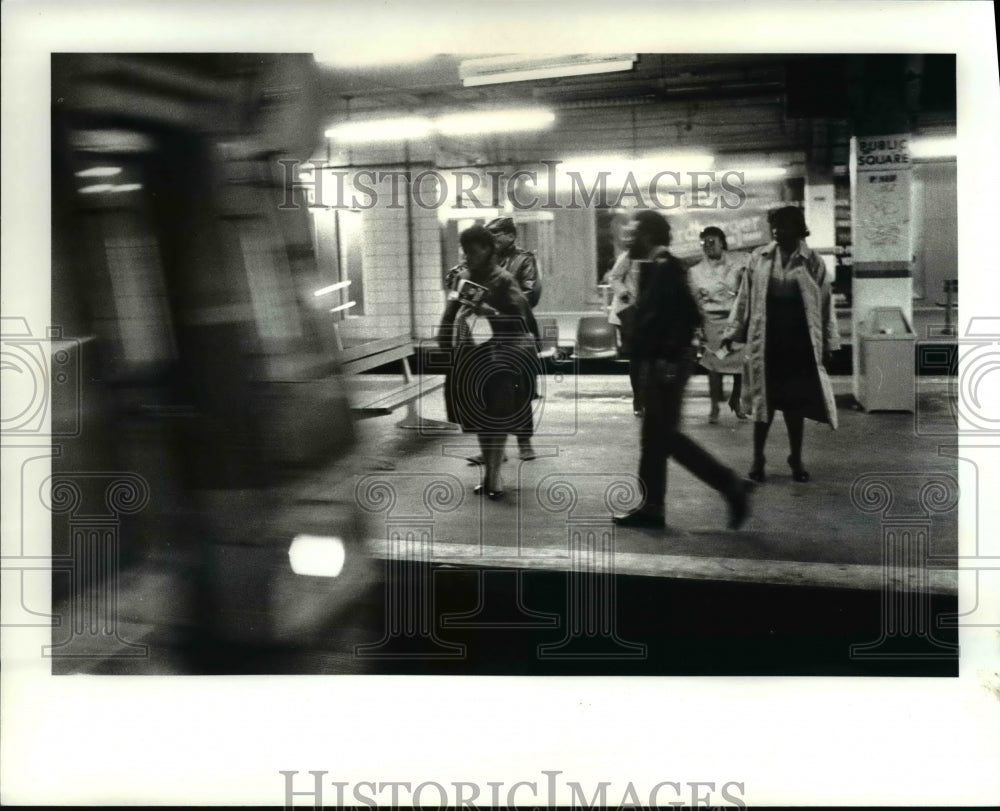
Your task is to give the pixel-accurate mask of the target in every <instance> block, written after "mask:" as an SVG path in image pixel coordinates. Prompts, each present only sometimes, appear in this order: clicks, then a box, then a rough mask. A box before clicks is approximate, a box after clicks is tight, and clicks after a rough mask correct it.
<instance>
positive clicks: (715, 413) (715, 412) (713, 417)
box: [708, 400, 719, 425]
mask: <svg viewBox="0 0 1000 811" xmlns="http://www.w3.org/2000/svg"><path fill="white" fill-rule="evenodd" d="M718 422H719V404H718V403H717V402H715V401H714V400H713V401H712V410H711V411H709V412H708V423H709V425H716V424H717V423H718Z"/></svg>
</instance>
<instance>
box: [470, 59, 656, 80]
mask: <svg viewBox="0 0 1000 811" xmlns="http://www.w3.org/2000/svg"><path fill="white" fill-rule="evenodd" d="M636 59H637V55H636V54H540V55H535V56H528V55H525V54H507V55H503V56H488V57H483V58H477V59H464V60H462V62H461V63H459V66H458V74H459V76H460V77H461V79H462V84H463V85H465V87H477V86H479V85H486V84H502V83H504V82H527V81H531V80H533V79H557V78H561V77H564V76H588V75H591V74H596V73H614V72H617V71H623V70H631V69H632V67H633V66H634V65H635V61H636Z"/></svg>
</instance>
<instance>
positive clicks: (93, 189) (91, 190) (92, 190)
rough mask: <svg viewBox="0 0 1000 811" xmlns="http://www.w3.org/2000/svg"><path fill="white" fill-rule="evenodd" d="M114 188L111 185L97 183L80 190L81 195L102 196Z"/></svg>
mask: <svg viewBox="0 0 1000 811" xmlns="http://www.w3.org/2000/svg"><path fill="white" fill-rule="evenodd" d="M112 188H113V186H112V185H111V184H110V183H95V184H94V185H92V186H84V187H83V188H81V189H80V194H100V193H101V192H104V191H111V189H112Z"/></svg>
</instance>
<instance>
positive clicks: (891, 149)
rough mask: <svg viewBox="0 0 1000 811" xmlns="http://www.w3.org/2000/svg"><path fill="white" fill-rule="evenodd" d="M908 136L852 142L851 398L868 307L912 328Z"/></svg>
mask: <svg viewBox="0 0 1000 811" xmlns="http://www.w3.org/2000/svg"><path fill="white" fill-rule="evenodd" d="M910 167H911V163H910V136H909V134H899V135H872V136H855V137H853V138H851V234H852V243H853V244H852V250H851V253H852V260H853V261H852V266H853V280H852V282H851V298H852V305H851V341H852V346H853V357H854V361H853V366H854V396H855V397H858V393H859V388H860V382H859V375H860V360H861V341H860V339H861V335H863V334H864V330H865V323H866V321H867V319H868V318H869V316H870V315H871V310H872V308H873V307H899V308H900V309H901V310H902V311H903V313H904V315H905V316H906V319H907V321H908V322H909V323H910V324H912V323H913V270H912V256H911V243H910Z"/></svg>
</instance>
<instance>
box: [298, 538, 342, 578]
mask: <svg viewBox="0 0 1000 811" xmlns="http://www.w3.org/2000/svg"><path fill="white" fill-rule="evenodd" d="M346 559H347V552H346V550H345V549H344V542H343V541H342V540H341V539H340V538H337V537H324V536H321V535H296V536H295V538H294V539H293V540H292V545H291V546H290V547H289V549H288V562H289V563H290V564H291V566H292V571H293V572H295V574H300V575H308V576H310V577H337V575H339V574H340V573H341V572H342V571H343V570H344V561H345V560H346Z"/></svg>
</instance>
